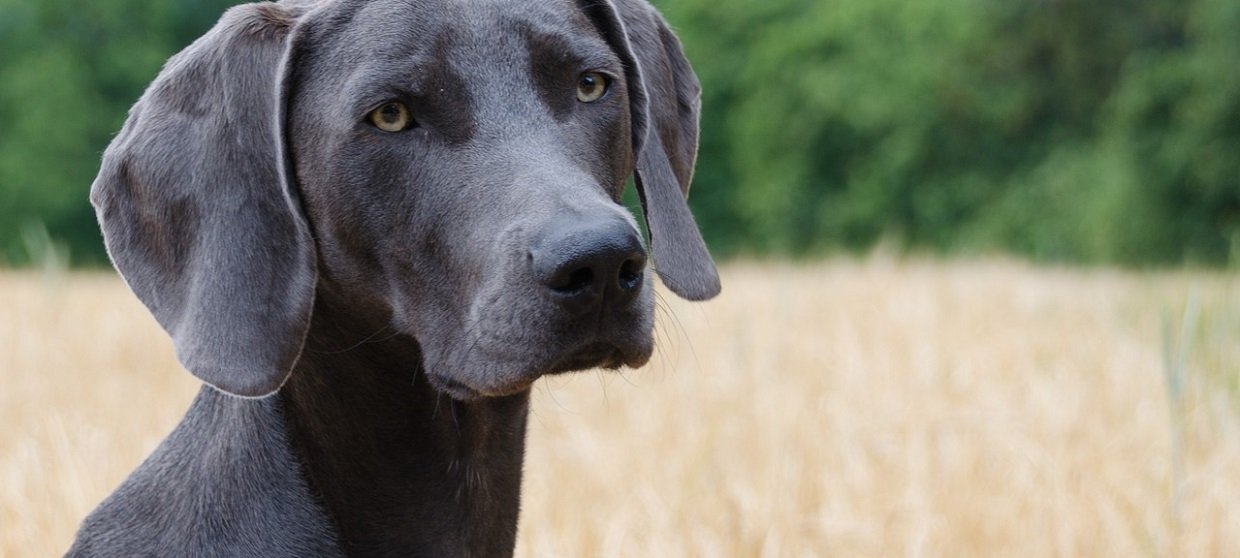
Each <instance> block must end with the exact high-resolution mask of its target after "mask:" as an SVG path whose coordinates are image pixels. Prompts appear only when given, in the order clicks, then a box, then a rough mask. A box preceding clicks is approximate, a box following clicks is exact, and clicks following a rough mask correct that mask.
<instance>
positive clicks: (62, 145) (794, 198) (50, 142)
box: [0, 0, 1240, 267]
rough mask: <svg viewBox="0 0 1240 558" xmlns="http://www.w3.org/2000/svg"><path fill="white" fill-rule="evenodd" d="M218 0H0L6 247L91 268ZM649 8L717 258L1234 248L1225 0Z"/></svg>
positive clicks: (1234, 9)
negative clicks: (162, 76)
mask: <svg viewBox="0 0 1240 558" xmlns="http://www.w3.org/2000/svg"><path fill="white" fill-rule="evenodd" d="M233 3H234V2H229V1H228V0H176V1H168V2H158V3H150V2H144V1H141V0H101V1H96V2H88V3H83V2H75V1H69V0H42V1H40V2H26V1H21V0H0V16H2V17H0V52H2V53H4V54H3V56H0V261H2V262H5V263H7V264H8V265H10V266H20V265H25V264H27V263H29V262H30V261H31V260H32V259H38V258H39V257H42V256H43V255H44V254H46V253H47V252H48V251H49V250H55V253H56V254H57V255H58V256H59V257H67V258H69V261H70V262H72V263H74V264H80V265H102V264H103V263H104V262H105V256H104V253H103V248H102V243H101V242H100V238H99V235H98V231H97V228H96V226H95V221H94V218H93V214H92V211H91V209H90V207H89V205H88V203H87V195H86V194H87V191H88V188H89V186H90V183H91V180H92V179H93V178H94V175H95V172H96V170H97V169H98V163H99V155H100V153H101V152H102V150H103V148H104V146H106V145H107V143H108V141H109V139H110V138H111V137H112V135H113V134H114V133H116V131H117V130H118V129H119V128H120V125H121V123H122V122H123V120H124V118H125V114H126V111H127V110H128V108H129V106H130V105H131V104H132V103H133V102H134V100H136V99H137V97H138V95H140V94H141V92H142V90H143V89H144V88H145V86H146V84H147V83H149V82H150V80H151V79H152V78H153V77H154V76H155V74H156V72H157V71H158V70H159V68H160V65H161V64H162V63H163V61H164V60H165V59H166V58H167V57H168V56H169V55H171V54H172V53H174V52H176V51H177V50H179V49H180V48H182V47H184V46H185V45H186V44H188V43H189V42H190V41H192V40H193V39H194V38H196V37H197V36H198V35H200V34H201V33H202V32H203V31H205V30H206V29H207V28H209V27H210V26H211V25H212V24H213V23H214V22H215V20H216V18H218V17H219V14H220V13H221V12H222V11H223V10H224V9H225V8H226V7H227V6H228V5H230V4H233ZM657 4H658V5H659V6H660V8H661V9H662V10H663V11H664V12H665V15H666V16H667V18H668V19H669V20H670V21H671V22H672V23H673V25H674V27H675V28H676V30H677V32H678V33H679V34H680V36H681V39H682V40H683V42H684V44H685V49H686V51H687V53H688V55H689V57H690V59H691V60H692V61H693V63H694V66H695V68H696V69H697V71H698V73H699V75H700V77H701V80H702V83H703V85H704V99H703V104H704V106H705V111H704V115H703V122H702V147H701V157H700V163H699V166H698V171H697V175H696V179H695V182H694V188H696V189H697V192H699V193H698V195H695V196H693V197H692V198H691V200H690V201H691V202H692V205H693V208H694V211H695V214H696V215H697V216H698V222H699V223H700V224H701V226H702V227H703V229H704V233H705V237H706V238H707V239H708V240H709V242H710V244H711V248H712V249H713V251H714V252H715V253H716V254H718V255H720V256H725V257H727V256H733V255H738V254H744V255H768V254H776V255H780V256H817V255H823V254H832V253H837V252H839V251H851V252H866V251H868V250H869V249H871V248H872V247H873V246H875V245H876V244H878V243H886V244H887V245H890V246H892V247H894V248H897V249H900V250H904V249H912V250H917V251H922V250H924V251H928V252H933V253H946V254H978V253H995V252H1006V253H1013V254H1018V255H1020V256H1022V257H1025V258H1030V259H1033V260H1036V261H1046V262H1072V263H1089V264H1111V263H1115V264H1122V265H1126V266H1142V267H1144V266H1151V265H1162V266H1165V265H1175V264H1194V265H1207V266H1226V265H1229V263H1235V262H1238V261H1240V71H1237V63H1238V62H1237V61H1240V3H1237V2H1236V1H1235V0H1141V1H1138V2H1133V1H1130V0H1016V1H1007V2H996V1H993V0H923V1H911V0H674V1H673V0H660V1H658V2H657Z"/></svg>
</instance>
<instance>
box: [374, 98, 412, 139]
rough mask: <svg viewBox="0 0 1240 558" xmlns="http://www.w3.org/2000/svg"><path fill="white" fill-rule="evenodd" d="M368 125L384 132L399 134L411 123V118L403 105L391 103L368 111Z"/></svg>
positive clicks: (407, 108)
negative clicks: (372, 125)
mask: <svg viewBox="0 0 1240 558" xmlns="http://www.w3.org/2000/svg"><path fill="white" fill-rule="evenodd" d="M370 123H371V124H374V125H375V127H376V128H378V129H380V130H383V131H384V132H399V131H401V130H404V129H405V128H408V127H409V125H410V124H412V123H413V117H411V116H409V107H406V106H405V104H404V103H400V102H396V101H392V102H390V103H384V104H383V106H381V107H379V108H377V109H375V110H372V111H370Z"/></svg>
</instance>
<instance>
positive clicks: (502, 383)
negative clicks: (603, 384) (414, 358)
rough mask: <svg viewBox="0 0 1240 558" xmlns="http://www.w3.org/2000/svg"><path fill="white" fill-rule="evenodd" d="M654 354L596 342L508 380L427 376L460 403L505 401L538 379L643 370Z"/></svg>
mask: <svg viewBox="0 0 1240 558" xmlns="http://www.w3.org/2000/svg"><path fill="white" fill-rule="evenodd" d="M652 352H653V348H652V347H640V346H635V347H628V348H623V347H620V346H618V345H616V344H613V343H607V342H600V341H595V342H591V343H588V344H586V345H584V346H582V347H580V348H577V349H575V350H572V351H569V352H567V353H565V354H564V355H562V356H561V357H559V358H557V359H556V360H554V361H553V362H551V363H550V364H549V365H547V364H545V365H542V366H538V367H536V368H532V369H530V370H527V371H523V372H518V373H516V374H513V375H511V376H507V377H506V378H503V379H499V378H487V379H485V380H483V382H482V384H484V385H479V383H476V382H470V381H467V380H462V379H459V378H456V377H452V376H450V375H445V374H435V373H433V372H431V373H428V374H427V379H428V380H429V381H430V383H431V385H432V386H433V387H434V388H435V389H437V390H439V391H440V392H443V393H444V394H447V395H448V396H450V397H452V398H453V399H457V400H460V401H471V400H475V399H478V398H482V397H503V396H507V395H513V394H516V393H519V392H521V391H524V390H526V389H529V387H530V386H531V385H532V384H533V383H534V381H536V380H537V379H538V378H540V377H542V376H545V375H550V374H565V373H569V372H580V371H583V370H590V369H594V368H603V369H607V370H616V369H619V368H621V367H624V366H627V367H630V368H637V367H640V366H642V365H644V364H646V362H647V361H648V360H650V355H651V353H652Z"/></svg>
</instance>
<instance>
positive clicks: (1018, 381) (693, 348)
mask: <svg viewBox="0 0 1240 558" xmlns="http://www.w3.org/2000/svg"><path fill="white" fill-rule="evenodd" d="M722 271H723V275H724V294H723V295H722V297H721V298H719V299H717V300H715V301H712V302H710V303H707V304H687V303H683V302H680V301H677V300H675V299H674V298H673V297H672V296H671V295H669V294H667V293H663V294H662V296H661V298H660V300H661V302H660V316H659V330H658V336H659V337H658V339H659V343H660V349H659V351H658V354H657V355H656V358H655V360H654V361H653V362H652V363H651V364H650V365H649V366H647V367H645V368H643V369H641V370H636V371H628V372H625V373H623V374H613V373H599V372H590V373H584V374H579V375H575V376H572V377H566V378H555V379H552V380H542V381H540V383H539V384H538V385H537V387H536V388H535V393H534V410H533V415H532V416H531V421H530V438H529V448H528V453H527V460H526V464H525V485H524V503H523V511H522V516H521V526H520V535H519V541H518V549H517V554H518V555H519V556H527V557H533V556H538V557H543V556H564V557H577V556H617V557H620V556H623V557H627V556H642V557H647V556H650V557H653V556H746V557H748V556H790V557H799V556H945V557H956V556H1124V557H1130V556H1210V557H1214V556H1218V557H1225V556H1240V387H1238V383H1240V276H1237V275H1236V274H1235V273H1230V274H1228V273H1222V272H1166V273H1153V274H1149V273H1145V274H1142V273H1133V272H1119V271H1109V270H1090V271H1083V270H1071V269H1056V268H1041V267H1034V266H1030V265H1027V264H1022V263H1018V262H1010V261H978V262H952V263H944V262H933V261H920V260H899V259H890V258H883V257H871V258H869V259H866V260H864V261H844V260H836V261H828V262H824V263H817V264H801V265H792V264H762V265H759V264H754V263H734V264H730V265H728V266H725V267H724V268H723V270H722ZM0 344H2V346H0V421H3V422H2V425H0V556H3V557H19V556H21V557H25V556H39V557H42V556H53V555H59V554H60V553H63V552H64V551H65V550H66V549H67V548H68V545H69V543H70V541H71V539H72V536H73V533H74V530H75V529H76V526H77V523H78V522H79V521H80V520H81V518H82V517H83V516H84V515H85V514H86V513H87V512H88V511H89V510H90V509H91V508H92V507H93V506H94V505H95V504H97V503H98V502H99V500H100V499H101V498H103V497H104V496H105V495H106V494H107V493H108V492H109V491H110V490H111V489H112V488H114V487H115V486H116V485H117V483H119V482H120V480H121V479H122V478H123V477H124V476H125V474H126V473H127V472H128V471H130V470H131V469H132V468H133V467H135V466H136V465H137V464H138V463H139V461H140V460H141V459H142V458H143V456H144V455H145V454H146V453H147V452H149V451H150V450H151V449H153V447H154V446H155V444H156V443H157V442H158V441H159V440H160V439H161V437H162V436H163V435H164V434H166V433H167V432H168V431H169V430H170V429H171V428H172V426H173V425H174V424H175V423H176V421H177V420H178V419H179V418H180V416H181V414H182V413H183V412H184V410H185V408H186V407H187V405H188V403H189V401H190V399H191V397H192V396H193V394H194V393H195V391H196V389H197V384H196V382H195V381H194V380H193V379H192V378H191V377H190V376H189V375H188V374H187V373H185V372H183V371H181V370H180V368H179V367H178V365H177V364H176V361H175V359H174V358H173V354H172V349H171V344H170V342H169V341H168V340H167V338H166V337H165V336H164V335H163V334H162V332H161V331H160V330H159V329H158V327H157V326H156V325H155V324H154V321H153V320H152V319H151V318H150V317H149V316H148V315H147V314H146V312H145V311H144V310H143V308H142V307H141V306H140V305H139V304H138V302H137V301H136V300H135V299H134V298H133V297H132V296H131V295H130V294H129V293H128V291H127V290H126V289H125V287H124V285H123V284H122V283H121V282H120V281H119V280H118V279H116V278H115V277H114V276H112V275H110V274H103V273H97V274H68V275H64V274H50V275H49V274H37V273H16V272H9V273H3V274H0ZM1181 385H1182V387H1180V386H1181Z"/></svg>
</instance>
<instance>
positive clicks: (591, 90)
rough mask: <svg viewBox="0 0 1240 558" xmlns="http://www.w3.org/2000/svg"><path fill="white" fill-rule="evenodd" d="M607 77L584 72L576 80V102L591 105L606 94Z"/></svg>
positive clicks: (596, 73)
mask: <svg viewBox="0 0 1240 558" xmlns="http://www.w3.org/2000/svg"><path fill="white" fill-rule="evenodd" d="M607 85H608V82H607V76H605V75H603V74H600V73H598V72H586V73H584V74H581V77H579V78H577V100H578V101H581V102H583V103H593V102H594V101H597V100H599V99H602V98H603V94H604V93H607Z"/></svg>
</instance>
